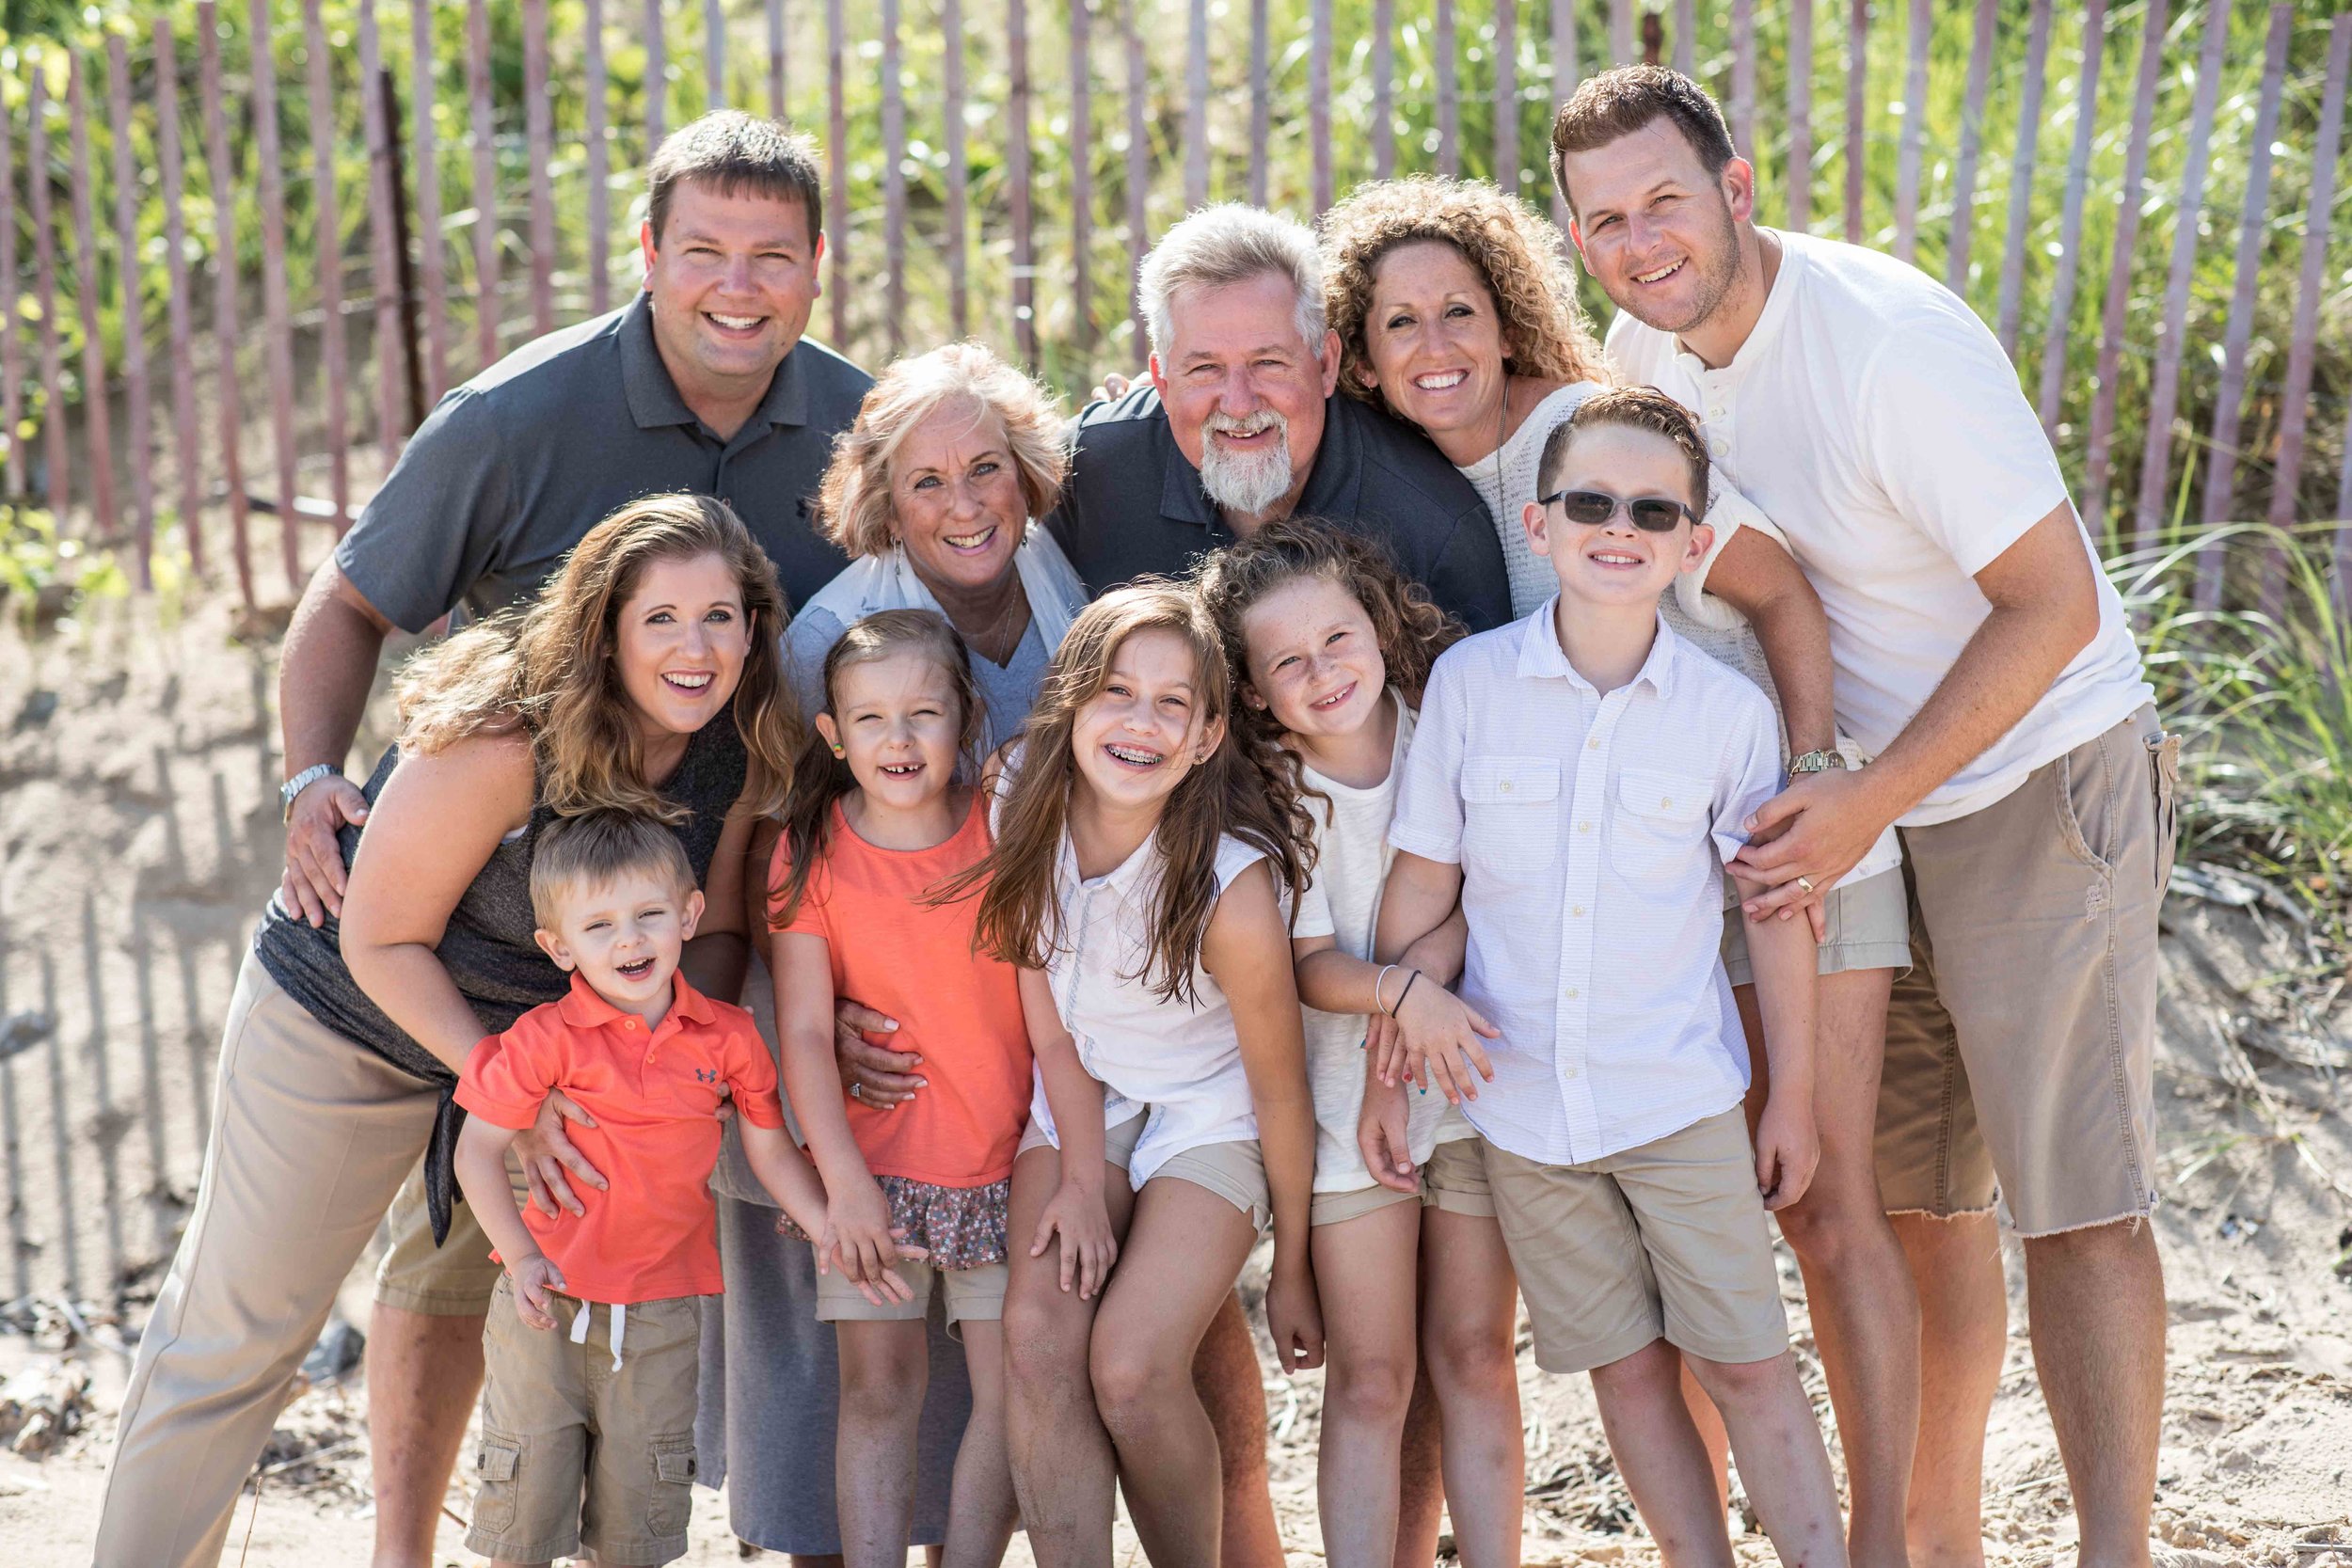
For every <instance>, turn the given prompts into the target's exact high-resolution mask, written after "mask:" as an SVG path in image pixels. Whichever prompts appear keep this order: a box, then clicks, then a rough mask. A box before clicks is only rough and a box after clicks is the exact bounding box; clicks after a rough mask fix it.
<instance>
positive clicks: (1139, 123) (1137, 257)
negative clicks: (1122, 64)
mask: <svg viewBox="0 0 2352 1568" xmlns="http://www.w3.org/2000/svg"><path fill="white" fill-rule="evenodd" d="M1141 11H1142V0H1127V7H1126V11H1125V13H1124V15H1123V17H1122V18H1121V20H1122V21H1123V22H1124V24H1125V28H1126V41H1127V178H1126V194H1127V316H1128V320H1129V321H1131V322H1133V323H1134V326H1133V328H1132V330H1131V332H1130V338H1131V339H1132V341H1134V342H1136V344H1138V345H1141V344H1143V343H1146V342H1149V341H1151V334H1150V329H1149V327H1148V325H1146V323H1145V322H1144V319H1143V293H1142V290H1141V288H1140V286H1139V280H1140V278H1141V277H1142V267H1143V258H1144V253H1145V252H1147V251H1149V250H1150V249H1151V248H1152V233H1151V212H1150V205H1149V203H1150V199H1151V192H1152V138H1151V136H1150V135H1149V134H1148V131H1147V128H1146V126H1145V124H1144V116H1145V114H1146V112H1147V111H1148V109H1149V106H1150V103H1151V96H1152V77H1151V73H1150V71H1149V69H1148V66H1147V62H1146V59H1145V56H1144V53H1143V18H1142V15H1141Z"/></svg>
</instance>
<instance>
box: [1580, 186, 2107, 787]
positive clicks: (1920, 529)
mask: <svg viewBox="0 0 2352 1568" xmlns="http://www.w3.org/2000/svg"><path fill="white" fill-rule="evenodd" d="M1775 234H1776V237H1777V238H1778V240H1779V242H1780V246H1781V257H1780V270H1779V272H1778V274H1777V275H1776V276H1775V277H1774V278H1773V280H1772V293H1771V294H1770V295H1768V296H1767V297H1766V299H1765V302H1764V309H1763V313H1762V314H1761V315H1760V316H1758V317H1757V318H1756V326H1755V328H1754V329H1753V330H1752V331H1751V332H1750V333H1749V334H1748V339H1747V341H1746V342H1744V343H1742V344H1741V345H1740V352H1739V353H1738V354H1737V355H1735V356H1733V357H1732V360H1731V362H1730V363H1729V364H1727V365H1724V366H1723V367H1722V368H1720V369H1710V368H1709V367H1708V365H1707V364H1706V363H1705V362H1704V361H1703V360H1701V359H1700V358H1698V356H1695V355H1692V354H1687V353H1684V352H1683V351H1682V348H1681V344H1680V343H1679V341H1677V339H1676V338H1675V337H1674V336H1673V335H1671V334H1669V333H1664V332H1661V331H1659V330H1657V329H1656V328H1655V327H1650V326H1645V325H1643V324H1642V323H1640V322H1638V321H1635V320H1634V319H1633V318H1632V317H1631V316H1629V315H1626V314H1624V313H1622V312H1620V313H1619V315H1618V316H1617V319H1616V321H1615V322H1614V323H1613V324H1612V325H1611V326H1610V329H1609V355H1610V357H1611V359H1612V360H1613V361H1614V362H1615V363H1616V365H1617V367H1618V369H1619V370H1620V371H1621V372H1623V373H1624V375H1625V376H1626V378H1627V379H1628V380H1629V381H1635V382H1644V383H1646V384H1648V385H1650V386H1653V387H1656V388H1659V389H1660V390H1661V391H1663V392H1665V393H1667V394H1669V395H1670V396H1672V397H1674V398H1676V399H1677V400H1679V401H1680V402H1682V403H1683V404H1687V405H1688V406H1689V407H1691V408H1692V409H1695V410H1696V411H1697V412H1698V414H1699V416H1700V420H1701V422H1702V424H1703V425H1704V426H1705V428H1706V432H1707V449H1708V453H1709V454H1710V455H1711V456H1712V457H1713V458H1714V459H1715V462H1716V464H1717V465H1718V466H1719V467H1722V469H1723V470H1724V472H1725V473H1726V474H1728V475H1729V476H1730V477H1731V480H1732V482H1733V483H1735V484H1737V485H1738V486H1739V487H1740V490H1741V491H1742V492H1743V493H1745V494H1746V496H1747V497H1748V499H1751V500H1753V501H1755V502H1756V504H1757V505H1758V506H1760V507H1762V508H1763V509H1764V511H1765V512H1766V513H1767V514H1768V515H1770V516H1771V517H1772V521H1773V522H1775V523H1777V524H1778V525H1779V526H1780V528H1781V530H1782V531H1783V532H1784V533H1785V534H1786V535H1787V537H1788V548H1789V552H1790V553H1791V554H1792V555H1794V556H1795V557H1796V559H1797V563H1798V564H1799V565H1801V566H1803V567H1804V572H1805V576H1806V577H1807V578H1811V579H1812V582H1813V586H1814V589H1815V591H1816V592H1818V593H1819V594H1820V598H1821V608H1822V609H1823V610H1825V611H1827V612H1828V615H1829V632H1830V655H1831V657H1832V659H1833V660H1834V661H1835V663H1836V669H1837V683H1836V709H1837V721H1838V725H1839V727H1840V728H1841V729H1844V730H1845V731H1847V732H1848V733H1849V734H1851V735H1852V736H1853V737H1854V738H1855V739H1856V740H1859V741H1860V742H1861V743H1862V745H1863V748H1864V749H1865V750H1866V751H1868V752H1883V751H1884V750H1885V749H1886V748H1887V746H1888V745H1889V744H1891V743H1892V742H1893V740H1894V738H1895V736H1898V735H1899V734H1900V733H1901V732H1902V730H1903V727H1904V726H1905V725H1906V724H1908V723H1910V722H1911V720H1912V717H1913V715H1915V714H1916V713H1917V712H1918V711H1919V709H1920V707H1921V706H1922V705H1925V704H1926V702H1927V700H1928V698H1929V696H1930V695H1931V693H1932V692H1933V691H1934V690H1935V689H1936V687H1937V685H1938V684H1940V683H1941V682H1942V681H1943V679H1944V677H1945V675H1946V674H1947V673H1950V671H1951V667H1952V664H1953V661H1954V660H1956V659H1957V658H1958V657H1960V651H1961V649H1962V648H1963V646H1964V645H1965V644H1966V643H1967V641H1968V640H1969V638H1971V637H1972V636H1974V635H1975V634H1976V630H1977V627H1978V626H1981V625H1982V624H1983V622H1984V619H1985V617H1986V616H1987V615H1989V614H1990V613H1992V608H1993V607H1992V603H1991V601H1990V600H1988V599H1986V597H1985V596H1984V593H1983V591H1982V590H1981V589H1979V587H1978V586H1977V583H1976V574H1977V573H1979V572H1980V571H1982V570H1983V569H1984V568H1985V567H1986V566H1989V565H1991V564H1992V563H1993V562H1994V561H1995V560H1997V559H1998V558H1999V557H2000V555H2001V553H2002V552H2003V551H2005V550H2007V549H2008V548H2009V547H2010V546H2011V545H2013V544H2015V543H2016V542H2017V541H2018V540H2019V539H2020V538H2022V537H2023V536H2024V535H2025V533H2026V531H2027V530H2028V529H2030V528H2032V527H2033V526H2034V525H2035V524H2036V523H2038V522H2040V521H2041V520H2042V518H2043V517H2045V516H2047V515H2050V514H2051V513H2052V512H2054V511H2056V510H2057V509H2058V508H2059V507H2061V506H2064V505H2066V504H2067V495H2066V481H2065V478H2064V476H2063V475H2061V474H2060V473H2059V471H2058V458H2057V456H2056V454H2054V453H2053V452H2052V451H2051V450H2050V442H2049V437H2048V436H2046V435H2045V434H2044V433H2043V431H2042V425H2041V421H2040V420H2038V419H2036V418H2035V415H2034V411H2033V409H2032V407H2031V406H2030V405H2028V404H2026V398H2025V394H2024V393H2023V392H2022V391H2020V390H2019V388H2018V385H2017V371H2016V367H2014V366H2012V365H2011V364H2010V361H2009V356H2006V355H2004V354H2003V353H2002V352H2001V346H2000V344H1999V343H1998V342H1997V341H1995V340H1994V336H1993V334H1992V333H1991V332H1989V331H1987V330H1986V329H1985V325H1984V323H1983V322H1981V321H1979V319H1978V318H1977V315H1976V313H1975V312H1974V311H1972V310H1970V309H1968V307H1967V306H1966V305H1965V304H1963V302H1962V301H1961V300H1960V299H1959V298H1958V297H1957V296H1955V295H1954V294H1953V293H1951V292H1950V291H1948V290H1947V289H1946V288H1945V287H1944V286H1943V285H1942V284H1940V283H1937V282H1935V281H1934V280H1933V279H1931V278H1930V277H1927V276H1926V275H1925V274H1923V273H1921V272H1920V271H1919V270H1918V269H1917V268H1915V267H1913V266H1911V265H1908V264H1907V263H1905V262H1901V261H1896V260H1894V259H1893V258H1892V257H1888V256H1882V255H1880V254H1879V253H1878V252H1876V251H1873V250H1867V249H1865V248H1863V247H1862V246H1859V245H1841V244H1838V243H1837V242H1836V241H1834V240H1823V239H1817V238H1814V237H1812V236H1810V235H1804V234H1786V233H1778V231H1775ZM2077 531H2078V532H2079V531H2080V528H2079V524H2078V525H2077ZM2082 546H2083V550H2084V553H2085V554H2087V555H2089V556H2090V557H2091V559H2092V563H2093V567H2094V574H2093V575H2094V577H2095V579H2096V582H2097V591H2098V597H2099V630H2098V632H2097V634H2096V635H2095V636H2094V637H2093V638H2092V639H2091V641H2090V644H2089V645H2088V646H2087V647H2085V648H2084V649H2083V650H2082V651H2081V652H2080V653H2078V654H2076V655H2075V656H2074V658H2073V659H2072V660H2070V661H2069V662H2068V664H2067V666H2066V668H2065V669H2064V670H2062V671H2060V672H2059V673H2058V679H2057V680H2056V681H2054V682H2052V683H2051V686H2050V689H2048V690H2047V691H2046V692H2044V693H2043V694H2042V698H2041V700H2040V701H2039V702H2037V703H2035V704H2034V705H2033V707H2032V708H2031V709H2030V710H2029V711H2028V712H2027V713H2026V716H2025V717H2024V718H2023V719H2021V720H2019V721H2018V722H2017V724H2016V725H2015V727H2013V728H2012V729H2010V731H2009V733H2008V734H2006V735H2004V736H2001V738H2000V739H1998V740H1996V741H1994V743H1993V744H1992V745H1991V746H1989V747H1987V748H1986V749H1985V750H1984V752H1982V753H1981V754H1979V755H1978V756H1977V757H1975V758H1973V759H1971V760H1970V761H1969V762H1968V763H1967V764H1965V765H1964V766H1963V767H1962V768H1961V769H1960V770H1959V771H1958V772H1956V773H1954V774H1953V775H1952V776H1951V778H1949V779H1948V780H1947V781H1945V782H1944V783H1943V784H1939V785H1937V786H1936V788H1935V789H1933V790H1932V791H1931V792H1930V793H1929V795H1928V797H1927V799H1925V800H1922V801H1920V803H1919V804H1918V805H1916V806H1915V807H1914V808H1912V810H1911V811H1909V812H1907V813H1906V814H1904V816H1902V818H1901V819H1900V820H1901V823H1902V825H1903V826H1905V827H1919V826H1924V825H1926V824H1928V823H1931V822H1945V821H1949V820H1951V819H1952V818H1954V817H1957V816H1966V815H1968V814H1969V813H1971V812H1976V811H1980V810H1982V809H1983V808H1984V807H1986V806H1989V805H1991V804H1993V803H1994V801H1996V800H2000V799H2001V798H2002V797H2003V796H2005V795H2007V794H2009V793H2010V791H2011V790H2013V789H2015V788H2016V787H2017V786H2018V785H2019V784H2022V783H2024V782H2025V779H2026V775H2027V774H2029V773H2031V772H2032V771H2033V770H2034V769H2035V768H2040V767H2042V765H2044V764H2045V763H2048V762H2050V761H2051V760H2052V759H2054V758H2056V757H2059V756H2063V755H2064V754H2065V753H2066V752H2070V751H2073V750H2074V748H2075V747H2076V746H2078V745H2080V744H2082V743H2083V742H2084V741H2086V740H2089V739H2090V737H2091V736H2096V735H2101V734H2104V733H2106V731H2107V730H2109V729H2111V728H2113V727H2114V726H2115V725H2117V724H2119V723H2121V722H2122V721H2123V720H2125V719H2127V718H2129V717H2130V716H2131V715H2132V714H2133V713H2135V712H2137V711H2138V709H2139V708H2140V707H2141V706H2142V705H2145V704H2147V703H2149V702H2152V701H2153V700H2154V689H2153V688H2152V687H2150V686H2149V684H2148V682H2147V680H2146V679H2145V678H2144V676H2143V675H2142V674H2141V673H2140V662H2139V650H2138V648H2137V645H2136V644H2135V643H2134V642H2133V641H2132V632H2131V626H2130V623H2129V621H2128V620H2127V619H2126V617H2125V616H2124V613H2123V601H2122V598H2121V596H2119V595H2118V594H2117V593H2116V591H2115V588H2114V585H2113V584H2111V583H2110V582H2108V580H2107V578H2106V573H2105V572H2103V571H2097V570H2096V569H2095V568H2096V564H2097V552H2096V551H2095V550H2093V549H2092V548H2091V545H2090V536H2089V535H2088V534H2087V533H2086V534H2083V535H2082Z"/></svg>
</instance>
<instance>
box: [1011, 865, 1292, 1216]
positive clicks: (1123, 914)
mask: <svg viewBox="0 0 2352 1568" xmlns="http://www.w3.org/2000/svg"><path fill="white" fill-rule="evenodd" d="M1263 859H1264V856H1263V854H1262V853H1261V852H1260V851H1258V850H1256V849H1253V848H1251V847H1249V846H1248V845H1246V844H1244V843H1242V842H1241V841H1240V840H1239V839H1237V838H1233V837H1231V836H1230V835H1229V836H1227V837H1224V838H1222V839H1220V840H1219V841H1218V843H1217V847H1216V885H1217V891H1218V892H1219V893H1222V892H1223V891H1224V890H1225V889H1227V888H1229V887H1231V886H1232V884H1233V879H1234V878H1236V877H1238V876H1240V875H1241V874H1242V873H1243V872H1244V871H1247V870H1248V868H1249V867H1250V866H1251V865H1252V864H1254V863H1256V862H1258V861H1260V860H1263ZM1160 864H1161V860H1160V851H1159V845H1158V843H1157V842H1156V840H1155V839H1146V840H1145V841H1144V842H1143V844H1142V846H1141V847H1139V848H1137V849H1136V852H1135V853H1134V854H1132V855H1130V856H1128V857H1127V859H1126V860H1125V861H1123V862H1122V863H1120V864H1119V865H1118V866H1116V867H1114V868H1113V869H1112V870H1110V871H1108V872H1105V873H1104V875H1102V876H1100V877H1095V878H1090V879H1084V878H1081V877H1080V876H1079V875H1078V857H1077V852H1076V851H1075V850H1074V849H1073V847H1071V843H1070V839H1069V836H1068V835H1067V834H1064V835H1063V838H1062V844H1061V854H1060V858H1059V861H1058V863H1057V865H1056V867H1055V885H1056V890H1057V896H1058V898H1059V899H1060V902H1061V917H1062V945H1061V946H1060V947H1059V948H1057V950H1056V951H1055V953H1054V955H1053V957H1052V959H1051V960H1050V961H1049V962H1048V963H1047V964H1046V966H1045V974H1046V979H1047V981H1048V982H1049V983H1050V984H1051V986H1052V987H1053V991H1054V1004H1055V1008H1056V1010H1057V1012H1058V1013H1059V1014H1060V1015H1061V1021H1062V1026H1063V1027H1064V1028H1066V1029H1068V1030H1069V1031H1070V1033H1071V1035H1072V1037H1073V1038H1074V1039H1075V1040H1076V1041H1077V1046H1078V1059H1079V1060H1080V1061H1081V1062H1082V1063H1084V1064H1085V1066H1086V1069H1087V1071H1088V1072H1089V1073H1091V1074H1092V1075H1093V1076H1094V1077H1095V1078H1097V1079H1099V1080H1100V1081H1101V1082H1102V1084H1103V1086H1104V1090H1105V1091H1106V1092H1105V1094H1104V1106H1103V1119H1104V1125H1105V1126H1111V1127H1116V1126H1119V1125H1120V1124H1121V1123H1123V1122H1126V1121H1128V1120H1131V1119H1132V1118H1134V1117H1137V1116H1146V1115H1148V1116H1149V1117H1151V1119H1150V1120H1149V1121H1148V1122H1146V1123H1145V1124H1144V1129H1143V1136H1142V1137H1141V1138H1140V1139H1139V1140H1138V1141H1137V1142H1136V1151H1135V1156H1134V1158H1133V1159H1132V1160H1131V1161H1130V1162H1129V1163H1128V1166H1127V1175H1128V1179H1129V1180H1131V1181H1133V1183H1134V1184H1135V1186H1136V1188H1137V1189H1138V1190H1140V1189H1141V1188H1142V1186H1143V1184H1144V1183H1145V1182H1146V1181H1149V1180H1151V1179H1152V1173H1153V1172H1154V1171H1156V1170H1158V1169H1159V1168H1160V1166H1162V1165H1164V1164H1167V1163H1168V1160H1169V1159H1170V1158H1172V1157H1173V1156H1175V1155H1178V1154H1181V1153H1183V1152H1184V1150H1186V1149H1188V1148H1203V1147H1205V1146H1206V1145H1209V1144H1219V1143H1235V1142H1242V1141H1251V1140H1255V1139H1256V1137H1257V1136H1258V1116H1257V1111H1256V1108H1255V1107H1254V1106H1253V1105H1252V1103H1251V1101H1250V1098H1249V1078H1248V1074H1247V1073H1246V1072H1244V1071H1243V1069H1242V1061H1241V1039H1240V1037H1239V1036H1238V1035H1237V1034H1236V1033H1235V1032H1234V1028H1233V1009H1232V1005H1231V1004H1230V1003H1228V1002H1227V1001H1226V999H1225V992H1224V990H1222V989H1221V988H1220V987H1219V986H1218V985H1217V983H1216V980H1215V979H1213V978H1212V977H1211V976H1210V974H1209V972H1208V971H1207V970H1205V969H1203V968H1202V967H1201V966H1200V963H1199V962H1198V961H1197V960H1196V961H1195V963H1194V964H1193V968H1192V987H1193V994H1194V997H1195V1000H1194V1001H1192V1002H1190V1003H1186V1002H1182V1001H1178V1002H1164V1001H1162V1000H1161V999H1160V998H1159V997H1158V996H1157V995H1156V994H1154V992H1153V990H1152V987H1151V986H1150V985H1149V984H1148V983H1147V982H1146V981H1145V980H1144V978H1143V973H1144V971H1145V969H1146V967H1147V966H1148V965H1149V963H1150V958H1151V944H1150V940H1149V935H1148V925H1147V921H1148V917H1149V914H1150V911H1151V905H1152V893H1153V891H1154V887H1155V885H1156V882H1157V879H1158V872H1159V868H1160ZM1029 1119H1030V1120H1031V1121H1033V1122H1035V1123H1036V1124H1037V1127H1038V1130H1039V1131H1041V1132H1043V1133H1044V1134H1045V1135H1046V1137H1047V1138H1049V1139H1052V1140H1053V1142H1054V1144H1055V1147H1057V1148H1059V1147H1060V1143H1061V1140H1060V1137H1059V1136H1058V1134H1057V1132H1055V1130H1054V1117H1053V1113H1052V1111H1051V1110H1050V1109H1048V1107H1047V1106H1046V1103H1045V1083H1044V1079H1043V1078H1042V1076H1040V1077H1039V1078H1038V1079H1037V1081H1036V1086H1035V1088H1034V1089H1033V1091H1032V1092H1031V1094H1030V1099H1029Z"/></svg>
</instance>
